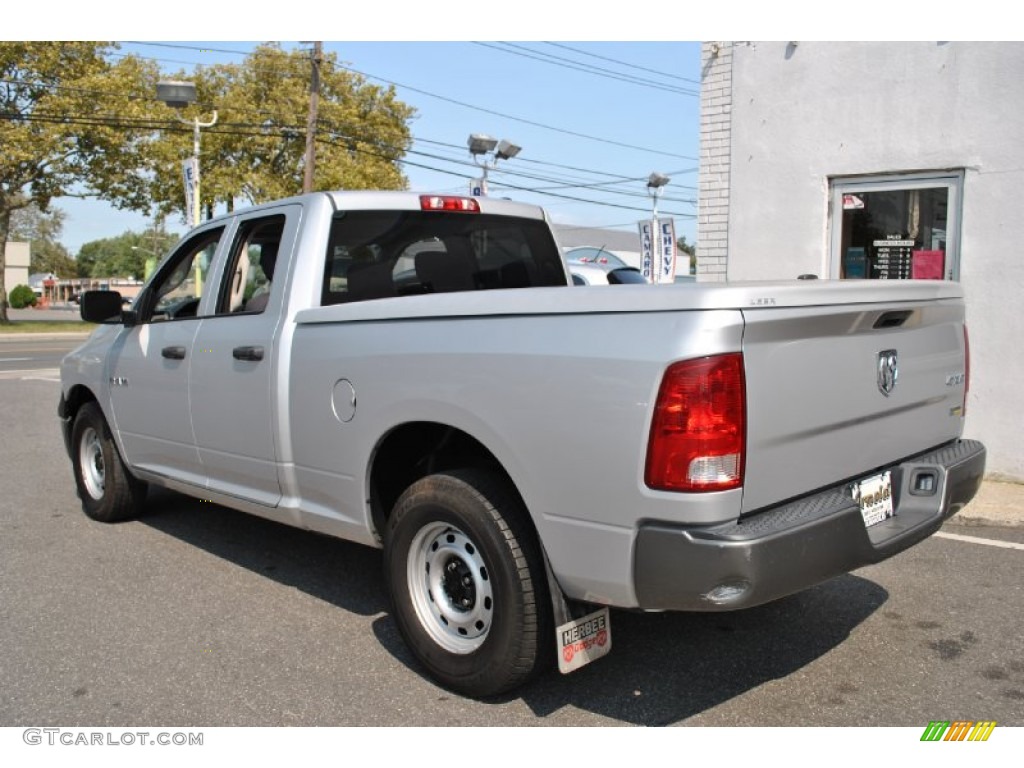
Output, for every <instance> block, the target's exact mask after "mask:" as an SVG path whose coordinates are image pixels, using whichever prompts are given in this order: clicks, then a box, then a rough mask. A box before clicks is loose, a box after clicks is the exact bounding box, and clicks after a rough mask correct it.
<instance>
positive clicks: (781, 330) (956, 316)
mask: <svg viewBox="0 0 1024 768" xmlns="http://www.w3.org/2000/svg"><path fill="white" fill-rule="evenodd" d="M82 315H83V317H85V318H86V319H88V320H93V321H100V322H103V323H104V324H103V325H102V326H101V327H100V328H99V329H98V330H97V331H96V332H95V333H94V334H93V335H92V337H91V338H90V339H89V340H88V341H87V342H86V343H85V344H83V345H82V346H81V347H80V348H79V349H77V350H75V351H74V352H72V353H71V354H69V355H68V356H67V358H65V360H64V362H63V365H62V369H61V378H62V393H61V398H60V405H59V415H60V418H61V421H62V426H63V432H64V437H65V441H66V444H67V448H68V453H69V455H70V458H71V462H72V464H73V467H74V475H75V480H76V484H77V488H78V493H79V496H80V497H81V500H82V505H83V507H84V510H85V513H86V514H87V515H89V516H90V517H91V518H93V519H95V520H100V521H107V522H111V521H116V520H122V519H125V518H128V517H130V516H132V515H134V514H136V513H138V512H139V511H140V510H141V508H142V505H143V501H144V497H145V493H146V487H147V484H154V485H159V486H164V487H167V488H171V489H174V490H176V491H180V492H182V493H185V494H188V495H190V496H194V497H199V498H203V499H209V500H212V501H215V502H217V503H219V504H223V505H225V506H228V507H232V508H235V509H238V510H243V511H245V512H249V513H252V514H256V515H260V516H262V517H266V518H269V519H271V520H276V521H278V522H282V523H285V524H288V525H293V526H298V527H301V528H307V529H309V530H312V531H318V532H320V533H325V534H329V535H332V536H337V537H340V538H344V539H349V540H352V541H356V542H360V543H363V544H366V545H368V546H372V547H382V548H383V549H384V562H385V578H386V580H387V583H388V587H389V591H390V595H391V600H392V606H393V615H394V618H395V621H396V622H397V624H398V627H399V629H400V631H401V633H402V635H403V636H404V638H405V640H406V641H407V642H408V644H409V646H410V648H411V649H412V651H413V653H414V654H415V656H416V657H417V658H418V660H419V661H420V662H421V663H422V664H423V666H424V667H425V668H426V669H427V670H428V671H429V673H430V674H431V675H433V676H434V678H435V679H436V680H438V681H439V682H440V683H442V684H443V685H445V686H447V687H449V688H451V689H453V690H456V691H459V692H461V693H465V694H468V695H473V696H487V695H492V694H496V693H499V692H502V691H506V690H509V689H511V688H513V687H515V686H517V685H519V684H521V683H522V682H524V681H525V680H526V679H528V678H529V677H530V676H531V675H533V674H534V673H535V672H537V671H538V670H540V669H541V668H543V667H545V666H546V665H548V664H550V663H551V662H552V661H553V660H555V659H557V661H558V664H559V666H560V667H561V669H562V670H563V671H568V670H571V669H573V668H575V667H577V666H579V665H581V664H582V663H585V662H587V661H589V660H592V659H594V658H597V657H599V656H601V655H603V654H604V653H606V652H607V651H608V649H609V648H610V647H611V622H610V615H609V613H608V607H621V608H631V609H641V610H659V611H660V610H683V611H725V610H734V609H741V608H746V607H749V606H753V605H757V604H760V603H764V602H766V601H769V600H773V599H775V598H779V597H781V596H784V595H787V594H790V593H793V592H795V591H798V590H800V589H804V588H806V587H809V586H811V585H813V584H816V583H818V582H820V581H823V580H825V579H828V578H830V577H832V576H835V575H837V574H841V573H844V572H847V571H849V570H851V569H854V568H857V567H859V566H862V565H865V564H867V563H874V562H877V561H880V560H883V559H885V558H887V557H890V556H891V555H894V554H896V553H897V552H899V551H901V550H903V549H906V548H907V547H909V546H911V545H913V544H915V543H916V542H919V541H921V540H922V539H924V538H925V537H927V536H929V535H930V534H931V533H933V532H934V531H936V530H937V529H938V528H939V526H940V525H941V524H942V522H943V521H944V520H945V519H946V518H948V517H949V516H950V515H952V514H954V513H955V512H957V511H958V510H959V509H961V508H962V507H963V506H964V505H965V504H966V503H967V502H968V501H969V500H970V499H971V498H972V497H973V496H974V494H975V492H976V491H977V489H978V486H979V484H980V482H981V478H982V474H983V471H984V465H985V449H984V447H983V446H982V445H981V444H980V443H977V442H974V441H969V440H961V439H960V435H961V431H962V428H963V421H964V409H965V405H966V400H967V390H968V383H969V381H968V380H969V366H968V354H967V349H968V343H967V333H966V330H965V327H964V303H963V295H962V292H961V289H960V287H959V286H958V285H957V284H955V283H951V282H920V281H918V282H914V281H892V282H875V281H850V282H832V281H795V280H794V281H792V282H777V283H774V282H773V283H749V284H720V285H677V286H648V285H622V286H614V287H609V286H605V287H596V286H595V287H573V285H572V280H571V277H570V275H569V273H568V272H567V270H566V267H565V264H564V263H563V261H562V259H561V257H560V256H559V250H558V247H557V245H556V242H555V238H554V237H553V235H552V232H551V228H550V226H549V224H548V221H547V219H546V217H545V215H544V212H543V211H542V210H541V209H538V208H535V207H532V206H526V205H521V204H517V203H512V202H507V201H500V200H494V199H490V198H464V197H455V196H441V195H418V194H412V193H383V192H338V193H316V194H311V195H305V196H302V197H296V198H292V199H288V200H283V201H280V202H277V203H272V204H268V205H262V206H259V207H255V208H251V209H247V210H243V211H239V212H236V213H233V214H230V215H228V216H224V217H221V218H217V219H213V220H211V221H208V222H206V223H204V224H202V225H201V226H200V227H198V228H196V229H195V230H193V231H192V232H190V233H189V234H188V235H187V236H186V237H185V238H184V239H183V240H182V241H181V242H180V243H179V244H178V245H177V246H176V247H175V248H174V250H173V251H172V252H171V253H170V254H169V255H168V256H167V257H166V258H165V259H164V260H163V262H162V263H161V264H160V265H159V266H158V268H157V269H156V271H155V272H154V274H153V275H152V277H151V278H150V279H149V281H148V283H147V285H146V287H145V288H144V289H143V291H142V292H141V294H140V295H139V297H138V298H137V299H136V301H135V303H134V305H133V306H132V307H131V309H129V310H123V309H122V305H121V299H120V297H119V296H118V295H117V294H116V293H112V292H90V293H86V294H85V295H84V296H83V298H82Z"/></svg>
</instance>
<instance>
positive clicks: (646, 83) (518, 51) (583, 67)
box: [473, 41, 700, 96]
mask: <svg viewBox="0 0 1024 768" xmlns="http://www.w3.org/2000/svg"><path fill="white" fill-rule="evenodd" d="M473 44H474V45H479V46H483V47H484V48H492V49H494V50H496V51H501V52H502V53H508V54H512V55H514V56H522V57H523V58H527V59H533V60H534V61H541V62H543V63H545V64H550V65H552V66H556V67H562V68H564V69H571V70H575V71H577V72H584V73H586V74H589V75H595V76H597V77H604V78H608V79H610V80H619V81H622V82H626V83H629V84H631V85H640V86H643V87H645V88H654V89H656V90H659V91H667V92H669V93H676V94H679V95H681V96H699V95H700V93H699V92H697V91H693V90H690V89H685V88H679V87H677V86H674V85H668V84H665V83H658V82H656V81H654V80H650V79H648V78H639V77H634V76H633V75H628V74H626V73H623V72H614V71H612V70H610V69H604V68H601V67H592V66H589V65H587V64H582V63H581V62H575V61H573V60H572V59H567V58H565V57H563V56H552V55H550V54H546V53H542V52H540V51H535V50H534V49H532V48H527V47H526V46H524V45H517V44H515V43H505V42H501V43H497V44H495V43H482V42H478V41H473Z"/></svg>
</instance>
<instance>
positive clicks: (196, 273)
mask: <svg viewBox="0 0 1024 768" xmlns="http://www.w3.org/2000/svg"><path fill="white" fill-rule="evenodd" d="M223 231H224V230H223V228H220V229H215V230H211V231H209V232H204V233H202V234H200V235H198V236H196V237H195V238H193V239H192V240H189V241H188V242H186V243H185V244H184V245H183V246H182V247H181V248H179V249H178V250H177V251H175V252H174V253H173V254H171V256H170V257H169V258H168V260H167V262H166V263H165V264H164V265H163V266H162V267H161V268H160V270H159V272H157V274H156V276H155V277H154V280H153V285H152V288H151V289H150V290H149V296H148V299H147V301H146V303H147V304H148V307H144V308H143V312H148V315H149V319H150V320H154V321H160V320H173V319H179V318H183V317H195V315H196V310H197V309H198V308H199V301H200V299H201V298H202V296H203V285H204V283H205V282H206V274H207V272H208V271H209V268H210V264H211V262H212V261H213V256H214V254H215V253H216V252H217V244H218V243H219V242H220V236H221V234H222V233H223Z"/></svg>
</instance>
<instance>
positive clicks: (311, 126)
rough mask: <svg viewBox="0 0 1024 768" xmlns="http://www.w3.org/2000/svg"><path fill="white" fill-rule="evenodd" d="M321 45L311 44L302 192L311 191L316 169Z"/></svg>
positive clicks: (318, 42) (317, 43) (318, 43)
mask: <svg viewBox="0 0 1024 768" xmlns="http://www.w3.org/2000/svg"><path fill="white" fill-rule="evenodd" d="M322 46H323V44H322V43H321V42H320V41H319V40H318V41H317V42H315V43H313V52H312V54H311V55H310V61H311V64H312V65H313V72H312V74H311V77H310V81H309V120H308V121H307V122H306V159H305V163H304V165H305V174H304V175H303V177H302V191H303V192H312V191H313V171H314V170H315V168H316V116H317V109H318V108H319V106H320V60H321V57H322V54H323V47H322Z"/></svg>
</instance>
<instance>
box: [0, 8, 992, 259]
mask: <svg viewBox="0 0 1024 768" xmlns="http://www.w3.org/2000/svg"><path fill="white" fill-rule="evenodd" d="M929 7H930V12H929V14H927V15H922V14H920V13H918V12H917V11H916V10H915V9H914V8H913V7H912V5H911V4H908V7H907V8H902V7H900V6H895V5H893V4H892V3H891V2H889V1H888V0H859V2H858V3H857V5H856V12H855V13H853V12H850V11H849V9H848V8H847V9H844V8H838V7H837V8H834V9H833V10H832V12H826V11H824V10H823V9H824V8H825V6H822V5H821V4H820V3H819V2H810V1H809V0H774V2H772V3H758V2H753V0H730V1H729V2H723V3H716V4H698V3H687V2H685V1H682V0H646V2H644V4H643V5H642V6H637V7H632V6H628V5H623V4H618V5H610V4H604V5H600V6H599V5H598V4H597V3H595V2H593V0H590V1H589V2H582V1H581V0H559V1H558V2H557V3H555V2H551V0H517V2H516V3H514V4H493V3H491V4H479V3H471V2H465V1H464V2H461V3H450V2H449V3H441V2H435V3H429V2H422V0H420V1H419V2H410V1H409V0H389V2H388V3H387V4H386V6H381V5H380V4H375V3H353V2H343V3H335V4H330V5H320V6H315V7H314V6H313V5H311V4H310V5H303V6H297V7H296V8H295V10H294V12H290V13H289V12H286V11H287V10H288V9H289V7H288V6H282V5H281V4H273V5H270V4H264V3H262V2H260V1H259V0H253V1H252V2H250V3H248V4H246V5H245V6H244V8H245V11H246V12H245V13H241V12H240V10H239V7H238V6H236V5H233V4H211V3H209V2H200V1H199V0H177V1H176V2H175V3H173V4H171V5H167V6H162V7H161V9H160V11H159V12H158V13H157V12H156V11H154V13H153V14H152V15H150V14H142V13H140V12H139V7H138V5H137V3H134V2H128V1H127V0H95V1H94V2H93V3H89V4H82V3H73V2H70V0H51V2H50V3H48V4H47V9H48V12H47V14H46V18H45V19H44V18H42V17H41V16H40V14H37V13H34V12H33V9H32V8H31V7H29V6H25V5H20V6H15V7H14V8H12V9H11V10H9V11H6V12H5V25H4V28H3V31H2V32H0V35H2V36H4V37H6V38H8V39H40V38H43V39H76V38H77V39H106V40H120V41H134V42H122V45H121V49H120V53H122V54H124V53H132V54H135V55H138V56H143V57H146V58H150V59H154V60H156V61H158V62H159V64H160V66H161V68H162V69H163V70H164V71H166V72H175V71H178V70H182V69H184V70H185V71H188V70H190V69H191V68H193V67H194V66H196V65H201V64H214V63H222V62H240V61H241V60H242V59H243V58H244V56H245V54H246V52H247V51H248V50H250V49H251V48H252V47H253V45H255V43H254V42H253V41H266V40H268V39H272V38H276V37H278V36H280V37H294V38H296V39H298V40H306V39H307V38H309V37H314V36H324V37H332V38H334V41H330V40H325V41H324V48H325V50H326V51H332V52H335V53H337V55H338V58H339V60H340V61H341V62H342V63H344V64H345V65H346V66H349V67H350V68H352V69H354V70H356V71H358V72H361V73H363V74H365V75H366V77H367V79H368V80H369V81H370V82H372V83H377V84H388V83H394V84H395V87H396V90H397V93H398V97H399V98H400V99H402V100H403V101H405V102H406V103H407V104H410V105H411V106H413V107H414V108H415V109H416V112H417V115H416V117H415V119H414V120H413V121H412V123H411V130H412V133H413V136H414V137H415V142H414V144H413V147H412V151H411V152H410V153H409V154H408V155H407V156H406V158H405V160H406V162H405V163H404V165H403V170H404V172H405V174H406V176H407V178H408V180H409V186H410V188H411V189H413V190H416V191H448V192H460V191H463V190H467V189H468V179H467V178H466V177H468V176H475V175H477V174H478V173H479V169H477V168H475V167H474V166H473V165H472V164H471V159H470V155H469V153H468V150H467V149H466V139H467V137H468V136H469V134H470V133H487V134H490V135H491V136H493V137H495V138H498V139H502V138H504V139H508V140H509V141H511V142H513V143H515V144H517V145H519V146H521V147H522V152H521V153H520V155H519V156H518V157H516V158H514V159H512V160H508V161H500V162H499V163H498V164H497V167H496V168H494V169H493V170H492V171H491V172H490V173H489V179H490V187H491V194H492V195H500V196H502V197H509V198H511V199H515V200H520V201H523V202H530V203H536V204H540V205H543V206H544V207H545V208H546V209H547V210H548V212H549V213H550V215H551V216H552V218H553V219H554V220H555V221H556V222H557V223H560V224H567V225H577V226H587V227H606V228H609V229H615V230H619V231H626V232H635V231H636V227H637V222H638V221H639V220H641V219H644V218H649V216H650V210H651V208H650V206H651V200H650V198H649V197H648V196H647V188H646V183H645V180H646V178H647V177H648V176H649V175H650V174H651V173H652V172H655V171H657V172H660V173H664V174H667V175H668V176H670V177H671V182H670V183H669V185H668V186H667V187H666V188H665V190H664V193H663V198H662V200H661V201H660V203H659V215H661V216H671V217H672V218H673V219H674V221H675V224H676V232H677V234H678V235H682V236H685V237H686V238H687V240H688V241H690V242H694V241H696V240H697V227H696V202H695V201H696V196H697V166H698V159H697V158H698V156H699V151H700V148H699V120H700V111H699V105H700V99H699V90H700V85H699V83H700V44H699V42H697V41H699V40H785V39H797V40H799V39H805V40H809V39H818V40H822V39H824V40H849V39H854V40H856V39H904V40H909V39H957V36H960V37H961V38H964V36H966V39H970V38H971V37H972V36H973V37H974V38H975V39H986V38H996V39H1006V38H1007V36H1008V35H1010V34H1011V31H1012V30H1010V29H1009V28H1008V27H1007V25H1006V24H1005V18H1004V16H1005V14H1002V13H1001V12H998V11H996V10H995V8H997V7H998V6H997V5H996V3H995V0H975V1H974V2H972V3H971V4H970V5H969V6H967V5H965V4H963V3H955V2H952V0H933V2H932V3H930V5H929ZM382 8H383V9H384V10H382ZM19 14H25V15H24V16H19ZM1001 18H1003V21H1000V19H1001ZM986 20H987V21H986ZM983 25H987V26H988V28H987V29H986V28H985V26H983ZM196 37H213V38H215V40H213V41H196V40H195V38H196ZM182 41H185V42H182ZM598 41H601V42H598ZM281 44H282V46H283V47H284V48H285V49H293V48H298V47H301V48H308V47H309V45H310V42H309V41H308V40H307V42H305V43H300V42H295V41H288V40H284V41H282V42H281ZM790 106H796V107H798V102H794V105H790ZM513 186H515V187H519V188H518V189H516V188H512V187H513ZM529 190H535V191H529ZM183 195H184V193H183ZM567 198H580V199H582V200H586V201H590V202H580V201H579V200H571V199H567ZM57 205H58V207H59V208H61V209H62V210H64V211H65V212H66V214H67V219H66V223H65V227H64V233H63V238H62V240H63V242H64V244H65V246H66V247H67V248H68V249H69V251H70V252H71V253H72V254H75V253H77V251H78V249H79V248H80V247H81V245H82V244H83V243H85V242H88V241H90V240H95V239H99V238H103V237H111V236H115V235H118V234H121V233H122V232H124V231H125V230H128V229H134V230H141V229H143V228H145V227H146V226H147V224H148V223H149V222H148V220H147V219H146V218H145V217H143V216H141V215H139V214H133V213H129V212H123V211H118V210H116V209H114V208H113V207H112V206H110V205H109V204H108V203H103V202H97V201H80V200H74V199H70V198H63V199H61V200H59V201H58V202H57ZM218 212H219V211H218ZM168 225H169V226H170V227H171V228H172V230H174V229H176V230H177V231H179V232H183V231H184V225H183V223H181V222H174V221H171V222H168Z"/></svg>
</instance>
